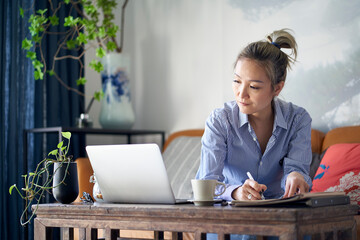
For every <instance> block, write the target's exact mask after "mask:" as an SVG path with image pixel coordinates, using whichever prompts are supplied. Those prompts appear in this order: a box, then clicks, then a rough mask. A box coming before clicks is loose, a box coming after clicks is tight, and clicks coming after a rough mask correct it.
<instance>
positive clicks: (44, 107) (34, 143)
mask: <svg viewBox="0 0 360 240" xmlns="http://www.w3.org/2000/svg"><path fill="white" fill-rule="evenodd" d="M38 2H41V3H40V4H47V2H48V1H38ZM38 2H35V3H34V0H1V1H0V47H1V55H0V84H1V85H0V104H1V113H0V117H1V118H0V121H1V131H0V139H1V140H0V171H1V173H0V187H1V190H0V218H1V222H0V239H33V224H29V225H28V227H27V228H24V227H21V225H20V222H19V218H20V215H21V212H22V209H23V207H24V203H23V201H22V199H21V198H20V197H19V196H17V195H15V194H14V193H13V195H12V196H10V195H9V192H8V189H9V187H10V186H11V185H12V184H14V183H16V184H17V185H18V186H19V187H20V188H21V187H22V186H23V179H22V178H21V175H22V174H24V170H23V168H24V161H26V162H27V166H28V169H27V171H33V170H34V168H35V166H36V164H37V162H39V161H40V160H41V159H42V158H43V157H44V156H45V155H46V153H47V152H48V151H49V150H53V149H54V148H56V145H57V142H58V139H57V136H52V135H51V134H48V135H49V136H47V135H42V134H31V135H30V136H29V138H28V145H27V148H28V156H27V157H26V158H25V159H24V157H23V149H24V146H23V131H24V129H30V128H34V127H52V126H75V119H76V117H78V116H79V115H80V113H81V112H83V109H84V103H83V97H80V96H79V95H77V94H75V93H73V92H71V91H68V90H67V89H65V88H64V87H62V86H60V84H59V83H58V82H57V81H56V80H55V79H51V78H48V79H46V80H44V81H41V80H38V81H35V80H34V77H33V67H32V65H31V62H30V61H29V60H28V59H27V58H26V57H25V56H26V52H25V51H23V50H22V49H21V42H22V40H23V39H24V38H25V37H28V38H30V36H29V31H28V25H29V23H28V19H29V16H30V14H31V13H32V11H34V9H39V8H42V7H45V6H44V5H42V6H41V5H38V4H39V3H38ZM19 6H22V8H24V9H33V10H31V11H25V17H24V18H21V17H20V16H19ZM64 14H65V13H64ZM61 28H63V27H62V26H59V31H61ZM45 41H46V51H45V52H46V59H47V61H50V60H51V57H50V56H51V53H52V52H53V51H55V49H56V46H57V41H58V39H50V38H49V39H46V40H45ZM56 71H58V72H60V73H61V75H62V78H63V79H64V80H65V81H66V82H67V83H69V84H70V85H71V86H72V87H75V88H76V87H77V86H76V84H75V80H76V79H77V78H78V77H79V75H78V72H79V66H78V65H77V64H74V62H72V61H64V62H62V63H61V64H58V65H57V70H56ZM79 90H80V91H83V89H81V88H80V89H79ZM72 143H73V144H72V146H71V149H72V150H73V155H74V156H75V157H77V156H80V155H81V153H83V149H82V147H83V146H84V139H83V138H82V139H80V138H78V137H76V136H74V138H72Z"/></svg>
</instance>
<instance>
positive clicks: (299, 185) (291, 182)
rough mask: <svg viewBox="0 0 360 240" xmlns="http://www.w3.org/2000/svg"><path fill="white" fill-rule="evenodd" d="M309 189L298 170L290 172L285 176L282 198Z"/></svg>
mask: <svg viewBox="0 0 360 240" xmlns="http://www.w3.org/2000/svg"><path fill="white" fill-rule="evenodd" d="M308 191H309V185H308V184H307V182H306V181H305V179H304V177H303V175H301V174H300V173H298V172H291V173H290V174H289V175H288V176H287V178H286V184H285V194H284V196H283V198H286V197H292V196H294V195H295V194H298V193H305V192H308Z"/></svg>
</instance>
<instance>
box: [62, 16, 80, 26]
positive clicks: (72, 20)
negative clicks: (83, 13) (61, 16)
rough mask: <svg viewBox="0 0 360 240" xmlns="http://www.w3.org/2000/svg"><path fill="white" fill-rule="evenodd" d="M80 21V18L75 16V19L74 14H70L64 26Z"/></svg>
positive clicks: (73, 24)
mask: <svg viewBox="0 0 360 240" xmlns="http://www.w3.org/2000/svg"><path fill="white" fill-rule="evenodd" d="M78 21H79V18H75V19H74V17H73V16H68V17H66V18H65V23H64V26H65V27H72V26H75V25H76V24H77V22H78Z"/></svg>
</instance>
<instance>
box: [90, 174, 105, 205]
mask: <svg viewBox="0 0 360 240" xmlns="http://www.w3.org/2000/svg"><path fill="white" fill-rule="evenodd" d="M90 182H91V183H94V186H93V198H94V199H95V201H97V202H104V199H103V197H102V193H101V190H100V186H99V184H98V183H97V181H96V177H95V173H94V174H93V175H92V176H91V177H90Z"/></svg>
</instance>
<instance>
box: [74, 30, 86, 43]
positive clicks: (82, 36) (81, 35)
mask: <svg viewBox="0 0 360 240" xmlns="http://www.w3.org/2000/svg"><path fill="white" fill-rule="evenodd" d="M76 40H77V41H79V43H83V44H87V39H86V35H85V34H84V33H82V32H81V33H79V36H78V37H77V38H76Z"/></svg>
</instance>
